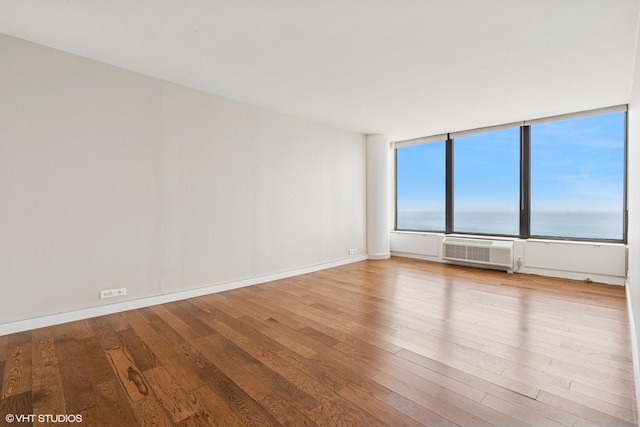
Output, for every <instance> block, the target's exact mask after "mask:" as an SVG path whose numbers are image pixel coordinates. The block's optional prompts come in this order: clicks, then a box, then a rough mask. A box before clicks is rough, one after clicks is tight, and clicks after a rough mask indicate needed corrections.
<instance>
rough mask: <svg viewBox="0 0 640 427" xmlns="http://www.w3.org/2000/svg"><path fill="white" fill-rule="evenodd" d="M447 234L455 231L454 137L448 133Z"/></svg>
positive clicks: (446, 157) (446, 152)
mask: <svg viewBox="0 0 640 427" xmlns="http://www.w3.org/2000/svg"><path fill="white" fill-rule="evenodd" d="M445 163H446V165H445V174H446V178H445V182H446V183H445V186H446V191H445V230H444V232H445V234H451V233H453V139H451V136H450V135H447V142H446V146H445Z"/></svg>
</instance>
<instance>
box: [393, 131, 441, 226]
mask: <svg viewBox="0 0 640 427" xmlns="http://www.w3.org/2000/svg"><path fill="white" fill-rule="evenodd" d="M396 153H397V181H396V196H397V207H396V209H397V210H396V215H397V229H399V230H420V231H444V221H445V215H444V210H445V157H444V156H445V143H444V141H440V142H433V143H430V144H422V145H413V146H409V147H403V148H398V150H397V152H396Z"/></svg>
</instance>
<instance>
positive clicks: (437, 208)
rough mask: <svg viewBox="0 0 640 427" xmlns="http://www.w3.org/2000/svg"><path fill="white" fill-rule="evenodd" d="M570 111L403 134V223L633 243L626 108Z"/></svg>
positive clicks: (399, 213) (399, 216)
mask: <svg viewBox="0 0 640 427" xmlns="http://www.w3.org/2000/svg"><path fill="white" fill-rule="evenodd" d="M568 117H569V116H564V117H562V118H556V119H545V120H536V121H532V122H530V123H526V122H525V123H523V125H522V126H521V127H517V126H514V127H505V128H500V129H499V130H494V131H490V132H489V131H487V132H482V133H472V132H464V133H459V134H458V135H457V136H456V135H453V136H454V137H453V138H452V137H438V138H440V140H438V141H437V142H428V143H421V144H418V145H408V144H414V143H415V142H416V140H413V141H407V142H405V143H398V148H397V149H396V229H397V230H413V231H438V232H447V233H450V232H454V233H461V234H484V235H503V236H517V237H520V238H529V237H548V238H558V239H572V240H597V241H615V242H624V241H625V240H626V230H625V228H626V225H625V215H626V196H625V191H626V190H625V188H626V185H625V180H626V177H625V173H626V172H625V150H626V147H625V137H626V108H625V107H614V108H610V109H606V110H601V111H597V112H591V113H581V114H576V115H572V117H571V118H568ZM434 140H435V139H434V138H428V139H425V141H434ZM418 142H421V141H418Z"/></svg>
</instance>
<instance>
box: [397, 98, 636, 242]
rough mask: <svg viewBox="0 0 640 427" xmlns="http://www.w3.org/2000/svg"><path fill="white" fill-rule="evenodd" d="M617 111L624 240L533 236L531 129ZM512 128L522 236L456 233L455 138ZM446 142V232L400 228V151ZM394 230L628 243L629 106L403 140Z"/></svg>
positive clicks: (520, 233) (398, 146)
mask: <svg viewBox="0 0 640 427" xmlns="http://www.w3.org/2000/svg"><path fill="white" fill-rule="evenodd" d="M615 112H623V113H624V114H623V126H624V131H623V164H622V168H623V171H622V174H623V182H622V187H623V188H622V191H623V198H622V238H621V239H601V238H590V237H563V236H543V235H535V236H532V235H531V126H532V125H534V124H539V123H545V122H553V121H560V120H568V119H574V118H582V117H588V116H596V115H604V114H609V113H615ZM508 127H519V128H520V164H519V170H520V183H519V184H520V185H519V187H520V200H519V201H520V212H519V227H518V230H519V233H518V234H517V235H502V234H494V233H477V232H474V233H469V232H461V231H454V230H455V226H454V212H455V206H454V194H453V193H454V179H455V171H454V167H453V166H454V159H453V157H454V144H455V137H456V136H458V137H460V136H466V135H471V134H477V133H484V132H491V131H494V130H499V129H504V128H508ZM443 140H444V141H445V229H444V231H442V230H413V229H411V230H410V229H402V228H398V149H399V148H403V147H406V146H409V145H418V144H428V143H431V142H436V141H443ZM394 145H395V146H394V168H395V171H394V172H395V173H394V179H395V182H394V230H395V231H404V232H422V233H444V234H445V235H446V234H457V235H473V236H476V235H477V236H496V237H506V238H513V239H524V240H526V239H541V240H559V241H581V242H597V243H622V244H626V243H627V234H628V200H627V199H628V197H627V189H628V177H627V172H628V107H627V105H620V106H614V107H607V108H602V109H597V110H589V111H583V112H577V113H571V114H565V115H560V116H552V117H547V118H542V119H535V120H529V121H524V122H520V123H510V124H504V125H499V126H492V127H487V128H481V129H475V130H469V131H463V132H456V133H447V134H444V135H434V136H432V137H425V138H416V139H412V140H408V141H399V142H396V143H395V144H394Z"/></svg>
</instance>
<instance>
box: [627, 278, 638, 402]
mask: <svg viewBox="0 0 640 427" xmlns="http://www.w3.org/2000/svg"><path fill="white" fill-rule="evenodd" d="M625 288H626V292H627V312H628V313H629V331H630V332H631V357H632V361H633V380H634V384H635V389H636V411H637V412H636V413H638V414H640V354H638V350H640V349H639V348H638V335H636V332H637V331H636V323H635V321H634V319H635V317H634V314H633V310H632V307H631V294H630V293H629V292H630V291H629V289H631V288H630V286H629V281H627V284H626V286H625Z"/></svg>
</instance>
